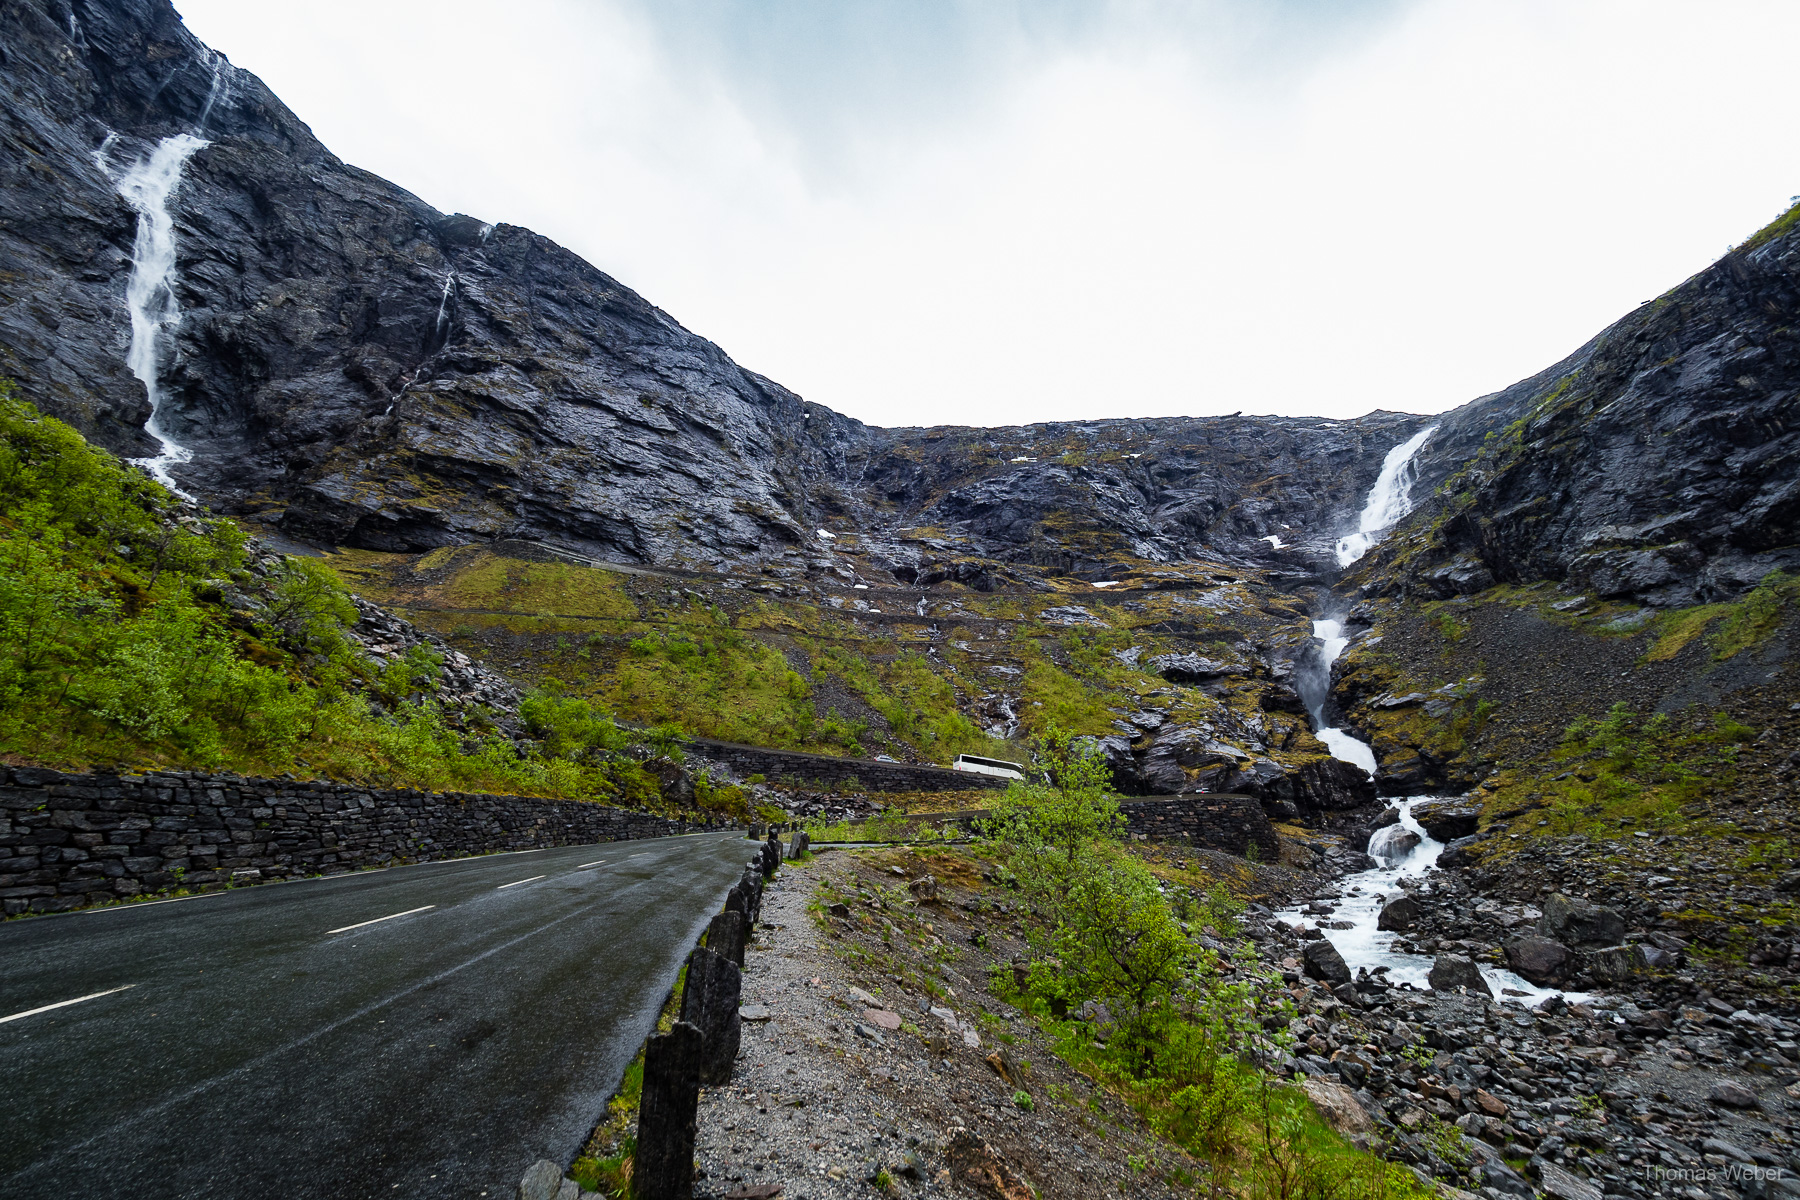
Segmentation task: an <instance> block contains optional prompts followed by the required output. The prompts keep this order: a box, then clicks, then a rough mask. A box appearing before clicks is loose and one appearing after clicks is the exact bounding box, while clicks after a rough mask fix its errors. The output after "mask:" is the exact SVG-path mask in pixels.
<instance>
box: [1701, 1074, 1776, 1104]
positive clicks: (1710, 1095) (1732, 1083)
mask: <svg viewBox="0 0 1800 1200" xmlns="http://www.w3.org/2000/svg"><path fill="white" fill-rule="evenodd" d="M1706 1098H1707V1099H1708V1100H1711V1101H1712V1102H1713V1103H1714V1104H1717V1105H1719V1106H1720V1107H1722V1108H1739V1109H1749V1108H1761V1107H1762V1102H1761V1101H1760V1100H1758V1099H1757V1098H1756V1093H1755V1092H1753V1091H1751V1090H1750V1089H1749V1088H1747V1087H1745V1086H1744V1085H1743V1084H1741V1083H1738V1082H1737V1081H1736V1080H1732V1079H1721V1080H1719V1081H1718V1082H1717V1083H1715V1084H1713V1085H1712V1087H1711V1089H1710V1090H1708V1092H1707V1093H1706Z"/></svg>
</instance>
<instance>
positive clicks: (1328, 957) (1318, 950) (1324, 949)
mask: <svg viewBox="0 0 1800 1200" xmlns="http://www.w3.org/2000/svg"><path fill="white" fill-rule="evenodd" d="M1300 957H1301V965H1302V966H1303V967H1304V969H1305V971H1306V973H1307V974H1308V975H1309V976H1311V977H1312V978H1314V979H1322V980H1324V981H1325V982H1326V983H1330V984H1339V983H1349V982H1350V967H1349V964H1347V963H1345V962H1344V956H1343V955H1342V954H1339V953H1338V949H1337V947H1336V946H1333V945H1332V944H1331V943H1330V942H1328V941H1326V940H1324V939H1323V938H1321V939H1319V940H1318V941H1316V942H1308V943H1306V947H1305V949H1303V950H1301V951H1300Z"/></svg>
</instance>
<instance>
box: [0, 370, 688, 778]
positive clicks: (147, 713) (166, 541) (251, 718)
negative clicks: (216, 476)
mask: <svg viewBox="0 0 1800 1200" xmlns="http://www.w3.org/2000/svg"><path fill="white" fill-rule="evenodd" d="M356 620H357V613H356V609H355V607H354V606H353V605H352V604H351V603H350V602H349V598H348V596H347V595H346V593H345V592H344V591H343V589H342V587H341V585H340V584H339V583H338V582H337V580H336V578H335V577H334V576H333V575H332V574H331V573H330V572H328V571H325V570H322V569H320V568H319V567H317V566H316V565H315V564H313V563H312V562H310V561H307V560H293V559H282V558H280V557H279V556H275V555H270V554H268V553H267V552H266V551H263V550H262V549H261V548H260V547H259V546H258V545H257V544H256V543H254V542H250V541H247V540H246V539H245V538H244V536H243V535H242V534H241V533H239V532H238V530H237V529H236V528H235V527H234V526H232V525H231V524H230V523H229V522H223V521H207V520H204V519H201V518H200V517H198V516H195V515H192V514H191V513H187V514H184V513H183V512H182V510H181V508H180V506H179V505H178V504H177V503H176V500H175V498H174V497H173V496H172V495H171V494H170V493H169V492H167V491H166V490H165V489H164V488H162V487H161V486H160V485H158V484H156V483H154V482H152V481H151V480H149V479H148V478H146V477H145V476H143V475H142V474H141V473H139V472H137V471H135V470H133V469H130V468H127V467H125V466H124V465H123V464H121V463H120V462H119V461H118V460H117V459H115V458H113V457H112V456H111V455H109V454H106V453H105V452H103V451H100V450H97V449H94V448H92V447H90V446H88V445H87V444H86V443H85V442H84V441H83V440H82V438H81V436H80V435H79V434H78V433H76V432H75V431H74V430H72V429H70V428H69V427H67V426H66V425H63V424H62V423H61V422H59V421H55V420H52V419H49V418H44V417H40V416H39V415H38V414H37V413H36V411H35V410H34V409H32V408H31V407H30V406H29V405H26V404H24V403H22V402H19V401H16V400H14V399H12V398H11V396H10V392H9V391H7V390H5V389H0V755H3V756H4V757H5V759H6V760H7V761H10V762H13V763H39V764H47V765H52V766H57V767H64V768H71V769H79V768H83V767H88V766H92V765H96V764H101V765H104V764H118V765H127V766H131V767H137V768H143V767H152V766H163V767H183V768H204V769H208V770H230V771H236V772H240V773H243V774H263V775H266V774H274V773H278V772H283V771H295V772H298V773H301V774H303V775H321V776H329V777H334V778H343V779H354V780H363V781H368V782H372V783H380V784H389V785H395V786H414V787H424V788H440V789H442V788H454V789H461V790H472V791H498V792H514V793H523V794H534V795H547V796H561V797H568V798H576V799H610V800H625V801H636V802H639V803H654V802H656V801H657V800H659V799H660V796H659V793H658V792H657V791H656V789H655V788H654V787H647V786H646V781H645V779H644V778H642V772H640V771H639V770H638V768H637V767H636V766H635V765H631V764H624V763H617V762H601V761H597V760H595V759H594V758H593V757H592V756H589V755H581V754H570V755H550V754H544V753H531V752H527V753H521V752H519V751H518V750H517V749H516V748H515V746H514V745H513V743H511V742H510V741H507V740H506V739H504V738H501V737H499V736H496V735H495V734H494V733H493V732H492V727H491V726H490V727H489V730H488V731H487V732H484V731H483V730H482V728H480V727H479V722H477V724H476V726H475V727H465V728H463V729H460V730H453V729H451V728H450V727H449V726H448V725H447V724H446V722H445V720H444V719H443V716H442V714H441V713H440V712H439V711H438V710H437V708H436V707H435V705H433V704H432V703H430V702H429V701H428V700H421V699H418V697H419V696H420V695H421V694H422V693H428V692H429V691H430V688H431V683H432V680H433V678H434V676H435V670H436V667H435V664H434V663H433V662H432V661H431V659H430V657H429V655H414V656H413V657H412V658H411V659H410V660H408V661H405V662H401V663H396V664H391V665H389V664H382V663H379V662H377V661H375V660H373V659H371V658H369V657H367V656H365V655H363V654H362V653H361V651H360V648H359V647H358V645H357V644H356V643H355V641H354V640H353V639H352V638H351V637H350V636H349V633H350V629H351V627H352V626H353V625H354V623H355V621H356Z"/></svg>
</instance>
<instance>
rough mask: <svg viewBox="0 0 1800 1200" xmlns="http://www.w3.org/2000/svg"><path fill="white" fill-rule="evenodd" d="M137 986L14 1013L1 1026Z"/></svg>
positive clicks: (92, 993)
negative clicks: (21, 1018)
mask: <svg viewBox="0 0 1800 1200" xmlns="http://www.w3.org/2000/svg"><path fill="white" fill-rule="evenodd" d="M136 986H137V984H135V983H128V984H126V985H125V986H124V987H116V988H107V989H106V990H105V991H104V992H89V993H88V994H87V995H85V996H77V997H75V998H74V999H73V1000H58V1001H57V1002H56V1003H55V1004H46V1005H44V1007H42V1008H28V1009H26V1010H25V1011H24V1012H17V1013H14V1014H13V1015H12V1016H10V1017H0V1025H4V1024H6V1023H7V1022H8V1021H17V1020H18V1019H19V1018H20V1017H35V1016H37V1015H38V1014H39V1013H46V1012H49V1011H50V1010H51V1009H53V1008H67V1007H69V1005H71V1004H80V1003H81V1002H82V1001H84V1000H98V999H99V998H100V997H102V996H110V995H112V994H113V993H114V992H123V991H126V990H128V989H130V988H134V987H136Z"/></svg>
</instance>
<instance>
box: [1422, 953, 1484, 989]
mask: <svg viewBox="0 0 1800 1200" xmlns="http://www.w3.org/2000/svg"><path fill="white" fill-rule="evenodd" d="M1426 980H1427V982H1429V983H1430V984H1431V990H1432V991H1434V992H1453V991H1455V990H1456V989H1457V988H1459V987H1466V988H1468V989H1469V990H1470V991H1471V992H1478V993H1480V994H1481V995H1484V996H1492V995H1493V994H1494V993H1493V990H1492V989H1491V988H1489V987H1488V985H1487V980H1485V979H1483V978H1482V977H1481V969H1480V968H1479V967H1477V966H1476V965H1475V961H1474V960H1473V959H1471V958H1470V957H1469V956H1468V955H1466V954H1440V955H1438V956H1437V958H1435V959H1433V960H1432V963H1431V972H1430V974H1429V975H1427V976H1426Z"/></svg>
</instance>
